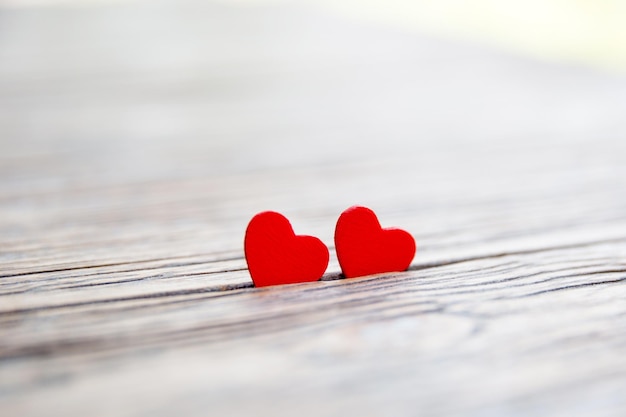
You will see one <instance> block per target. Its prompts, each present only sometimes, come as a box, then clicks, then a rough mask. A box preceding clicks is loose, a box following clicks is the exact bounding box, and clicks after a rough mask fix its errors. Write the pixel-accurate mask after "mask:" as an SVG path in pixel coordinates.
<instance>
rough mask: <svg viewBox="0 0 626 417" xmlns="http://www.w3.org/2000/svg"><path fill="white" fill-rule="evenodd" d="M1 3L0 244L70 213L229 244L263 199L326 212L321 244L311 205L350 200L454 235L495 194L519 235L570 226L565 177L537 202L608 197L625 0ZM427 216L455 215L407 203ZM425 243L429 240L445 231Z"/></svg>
mask: <svg viewBox="0 0 626 417" xmlns="http://www.w3.org/2000/svg"><path fill="white" fill-rule="evenodd" d="M0 4H1V6H0V147H1V150H2V152H0V191H1V192H2V193H3V194H4V195H5V196H6V199H5V202H6V205H5V206H4V209H3V210H4V218H5V219H6V222H5V223H4V225H3V226H2V232H3V235H4V236H5V237H6V239H8V240H7V242H8V243H7V245H9V247H10V248H12V247H14V246H11V243H10V242H15V241H24V239H26V241H28V239H30V238H32V239H42V238H43V237H42V234H41V230H47V231H49V232H50V233H56V232H58V233H59V234H63V233H65V231H66V230H68V228H69V227H76V229H75V233H77V234H78V235H80V236H82V237H83V239H84V241H85V242H89V245H91V248H92V249H91V250H92V251H93V250H95V249H94V248H95V247H100V249H101V250H102V251H105V250H106V244H105V243H99V242H98V238H97V237H94V236H99V237H102V236H103V232H102V231H101V229H98V227H103V226H106V227H107V231H108V232H111V233H113V232H117V233H120V234H128V233H131V231H132V230H141V231H142V233H144V235H145V236H148V237H150V238H151V239H153V242H155V241H158V240H159V239H161V240H163V242H164V247H163V248H162V249H161V250H162V251H163V252H164V253H168V254H169V253H171V251H172V249H171V246H169V245H167V244H166V243H167V242H170V241H171V240H177V241H180V240H181V239H183V238H182V237H181V236H186V237H185V238H184V239H186V240H185V242H187V245H188V247H189V248H188V249H187V251H188V252H191V253H198V252H201V253H203V252H206V251H207V250H209V251H210V250H212V248H222V249H224V248H225V249H228V250H240V246H241V242H240V240H241V233H242V229H243V227H244V224H245V221H246V219H249V218H250V217H251V216H252V215H253V214H254V213H255V212H258V211H260V210H265V209H268V208H272V209H274V210H279V211H280V210H282V211H285V212H286V213H287V214H292V215H293V214H295V213H300V216H299V217H302V218H305V219H320V216H321V220H318V221H320V222H321V223H316V222H315V221H314V220H310V221H311V222H312V223H309V222H308V221H305V222H304V224H303V228H304V231H306V232H309V233H312V234H321V237H323V238H324V239H326V240H328V241H332V228H330V227H325V228H324V229H323V230H320V228H319V225H320V224H326V222H327V221H326V220H325V219H324V216H331V217H332V216H334V215H336V213H339V212H341V210H343V209H344V208H345V207H348V206H350V205H353V204H355V203H360V204H365V205H371V206H373V207H375V208H378V209H379V210H384V211H386V212H388V213H394V212H399V211H401V212H403V213H406V214H411V213H413V214H412V215H411V216H410V218H411V219H413V220H414V221H415V223H414V224H413V226H414V227H415V228H418V229H422V230H423V231H424V234H426V235H427V234H428V233H433V234H434V235H436V234H438V235H439V236H440V237H441V233H440V232H441V230H442V228H447V227H450V228H451V230H455V231H457V232H458V231H459V230H465V232H463V233H461V234H455V233H450V234H448V236H447V237H446V239H447V240H446V241H447V242H448V243H449V241H450V240H454V241H456V242H457V243H458V245H457V249H462V248H464V247H466V246H467V245H466V243H467V242H468V241H473V240H474V241H475V240H480V241H488V240H489V239H493V238H494V236H495V235H497V234H498V233H499V232H494V233H495V235H494V234H492V235H490V236H486V235H485V236H482V237H481V235H480V233H484V232H481V231H479V230H476V229H474V230H473V231H471V232H470V231H468V230H467V227H466V226H464V225H465V224H467V222H468V216H470V215H469V214H468V213H469V211H468V210H467V207H468V206H473V207H477V206H480V205H482V206H483V207H488V206H487V204H495V202H497V204H498V209H497V210H499V211H500V212H501V215H502V219H503V220H502V224H503V225H506V227H509V228H511V233H513V234H516V233H517V234H519V233H524V232H523V230H526V229H529V228H530V225H531V224H535V223H536V227H537V228H540V227H541V226H540V225H543V224H553V222H555V221H557V218H558V219H559V221H561V222H563V223H567V220H566V219H565V218H563V213H566V212H567V213H569V212H571V210H572V207H574V206H575V205H576V202H575V201H573V199H575V198H579V197H577V195H576V194H575V193H572V194H571V195H568V197H567V198H565V197H562V198H560V199H555V198H552V199H551V200H548V201H547V202H545V201H544V200H543V199H545V198H548V196H554V195H555V194H557V193H558V192H559V190H571V187H573V186H580V187H587V189H590V190H594V193H595V194H594V195H593V197H588V198H586V200H585V201H586V203H587V204H590V205H591V206H592V207H596V205H602V204H605V205H606V204H614V203H615V199H614V195H615V194H614V192H615V189H616V188H619V187H618V186H617V185H616V184H615V183H613V182H610V181H614V180H615V179H616V178H622V175H623V171H622V167H623V166H624V164H623V162H624V160H623V157H624V155H626V152H625V150H626V138H625V136H626V117H624V109H626V77H625V74H626V34H625V31H626V24H625V21H626V13H625V9H624V8H625V7H626V6H625V3H624V2H620V1H608V0H606V1H575V2H573V1H569V2H564V1H557V0H549V1H523V2H522V1H511V0H508V1H488V0H479V1H472V2H465V1H453V0H444V1H426V0H421V1H402V0H391V1H351V0H347V1H346V0H344V1H324V0H319V1H287V0H286V1H260V0H257V1H254V0H245V1H244V0H241V1H234V0H233V1H208V2H205V1H190V0H184V1H167V0H160V1H126V0H118V1H106V0H98V1H88V0H85V1H62V0H59V1H45V0H2V2H1V3H0ZM461 179H462V180H461ZM607 180H610V181H609V182H607ZM599 184H601V185H599ZM119 186H124V187H126V188H124V189H123V191H120V190H118V189H114V188H111V187H119ZM168 187H171V188H168ZM209 190H210V191H209ZM42 193H43V194H42ZM601 193H603V194H601ZM600 194H601V195H600ZM578 195H580V193H579V194H578ZM36 196H37V197H36ZM43 196H45V201H44V200H42V198H44V197H43ZM295 196H297V197H295ZM533 199H542V200H541V201H542V204H543V205H538V204H536V203H532V201H534V200H533ZM35 203H36V204H35ZM578 205H579V206H580V204H578ZM528 206H532V207H533V209H532V210H537V212H536V213H535V212H534V211H532V210H531V209H528V208H526V209H525V210H527V211H525V212H523V213H522V210H523V209H522V207H528ZM582 206H584V205H582ZM539 207H541V209H540V208H539ZM546 207H550V210H548V209H546ZM156 208H158V210H156ZM152 209H155V210H154V211H150V210H152ZM422 210H431V211H428V212H423V211H422ZM528 210H531V211H528ZM488 211H489V210H485V214H472V216H474V220H475V219H476V216H484V217H481V221H487V220H486V219H487V218H488V217H489V214H487V212H488ZM539 211H540V212H539ZM529 212H533V213H535V215H534V217H532V218H530V217H528V216H529V214H528V213H529ZM428 213H439V214H441V216H442V218H443V217H445V218H446V221H445V222H444V221H441V222H435V221H434V220H433V219H430V220H428V221H423V222H421V221H419V220H418V219H419V218H426V219H428ZM571 216H574V214H571ZM587 218H588V219H589V221H591V218H590V217H587ZM198 221H199V222H201V225H200V227H197V226H198V225H197V223H194V222H198ZM231 222H232V223H231ZM533 222H535V223H533ZM576 222H577V223H578V224H580V222H581V220H580V219H578V220H576ZM568 224H569V225H570V227H571V225H572V224H573V221H572V220H570V221H569V223H568ZM131 225H132V227H134V228H135V229H133V228H132V227H131ZM408 226H411V225H408ZM184 227H187V229H184V230H185V232H186V233H187V234H186V235H185V234H184V233H183V231H182V230H181V228H184ZM198 230H216V231H220V233H221V234H220V239H222V240H217V241H215V243H213V244H212V245H213V246H211V244H207V243H205V242H203V241H202V240H201V239H198V236H199V235H198V233H199V232H198ZM481 230H482V229H481ZM27 232H28V233H32V236H31V237H29V238H26V236H27ZM50 239H52V238H50ZM102 239H103V241H106V239H105V238H104V237H102ZM184 239H183V240H184ZM211 242H214V240H211ZM426 243H427V245H426V247H425V250H424V253H425V254H428V253H429V252H428V251H429V250H431V249H432V250H435V249H436V248H437V247H438V245H439V247H441V242H439V241H432V242H428V241H427V242H426ZM99 245H100V246H99ZM203 245H204V246H203ZM185 247H186V246H185ZM42 250H45V247H43V248H42ZM75 250H77V251H78V250H80V251H84V253H83V255H82V256H88V257H93V256H94V253H93V252H89V249H87V248H86V247H81V248H75ZM152 250H155V249H154V248H152ZM180 250H181V251H182V249H180ZM131 252H132V251H125V252H124V253H125V254H128V253H131ZM11 253H12V254H11ZM81 253H82V252H81ZM121 255H122V254H115V255H114V257H116V256H121ZM3 256H4V257H5V259H15V258H19V259H22V260H23V261H24V262H25V263H28V262H32V259H33V258H29V257H25V255H24V254H23V253H17V252H15V251H7V252H5V254H4V255H3ZM32 256H33V257H34V256H35V255H32ZM58 256H62V259H67V261H68V262H69V261H70V260H71V259H73V258H76V257H77V256H78V255H77V254H76V253H72V252H71V251H65V252H62V253H61V254H60V255H58ZM102 256H104V255H102ZM107 256H111V255H110V254H109V255H107Z"/></svg>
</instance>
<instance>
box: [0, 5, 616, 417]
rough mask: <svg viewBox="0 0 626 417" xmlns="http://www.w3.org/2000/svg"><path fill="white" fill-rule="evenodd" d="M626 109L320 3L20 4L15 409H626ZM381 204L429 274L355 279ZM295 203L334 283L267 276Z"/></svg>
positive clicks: (12, 155) (6, 218) (3, 87)
mask: <svg viewBox="0 0 626 417" xmlns="http://www.w3.org/2000/svg"><path fill="white" fill-rule="evenodd" d="M624 109H626V80H625V79H624V78H623V77H618V76H613V75H607V74H601V73H596V72H593V71H590V70H587V69H584V68H572V67H567V66H561V65H557V64H549V63H543V62H534V61H530V60H526V59H523V58H519V57H514V56H510V55H507V54H506V53H504V52H501V51H493V50H489V49H487V48H482V47H479V46H476V45H470V44H466V43H462V42H453V41H447V40H439V39H432V38H428V37H425V36H418V35H408V34H403V33H398V32H394V31H392V30H389V29H385V28H379V27H373V26H368V25H365V24H358V23H355V22H349V21H344V20H341V19H338V18H335V17H332V16H327V15H324V14H322V13H319V12H317V11H316V10H314V9H310V8H301V7H291V6H274V7H232V6H224V5H218V4H203V3H201V4H196V3H193V2H191V3H181V2H176V3H162V4H143V3H134V2H131V3H122V4H117V3H116V4H111V5H98V6H93V7H78V6H71V5H66V6H63V7H58V8H53V7H49V8H45V7H33V8H27V9H9V8H4V9H0V146H1V152H0V414H1V415H2V416H39V415H42V416H43V415H66V416H74V415H76V416H85V415H89V416H109V415H115V416H143V415H150V416H155V415H190V416H194V415H198V416H200V415H202V416H204V415H268V416H270V415H271V416H283V415H284V416H293V415H302V416H309V415H311V416H314V415H315V416H319V415H329V416H335V415H337V416H338V415H353V414H354V415H361V416H378V415H420V416H430V415H472V416H491V415H498V416H499V415H512V416H516V415H545V416H548V415H549V416H560V415H563V416H622V415H624V414H625V413H626V396H624V395H623V392H624V388H625V387H626V303H625V302H624V300H625V299H626V193H625V192H624V190H626V118H624V117H623V116H624ZM354 204H362V205H366V206H369V207H372V208H373V209H374V210H375V211H376V212H377V213H378V215H379V218H380V220H381V222H382V224H383V226H399V227H402V228H403V229H406V230H408V231H410V232H411V233H412V234H413V235H414V237H415V238H416V241H417V245H418V252H417V256H416V258H415V261H414V262H413V264H412V265H411V267H410V269H409V271H407V272H404V273H399V274H384V275H380V276H371V277H364V278H358V279H349V280H346V279H342V277H341V275H340V269H339V266H338V263H337V260H336V257H335V254H334V248H333V247H332V242H333V239H332V236H333V231H334V226H335V221H336V219H337V217H338V216H339V214H340V213H341V212H342V211H343V210H344V209H345V208H347V207H349V206H351V205H354ZM268 209H269V210H275V211H279V212H281V213H283V214H285V215H286V216H287V217H288V218H289V219H290V220H291V221H292V223H293V225H294V228H295V229H296V231H297V232H298V233H302V234H310V235H315V236H318V237H319V238H320V239H322V241H324V242H325V243H326V244H327V245H328V246H329V248H330V250H331V262H330V266H329V268H328V271H327V273H326V274H325V276H324V277H323V279H322V281H321V282H316V283H311V284H302V285H291V286H281V287H269V288H260V289H255V288H253V287H252V282H251V279H250V276H249V274H248V272H247V269H246V263H245V260H244V258H243V248H242V242H243V233H244V230H245V227H246V225H247V222H248V220H249V219H250V218H251V217H252V216H253V215H254V214H255V213H257V212H259V211H262V210H268Z"/></svg>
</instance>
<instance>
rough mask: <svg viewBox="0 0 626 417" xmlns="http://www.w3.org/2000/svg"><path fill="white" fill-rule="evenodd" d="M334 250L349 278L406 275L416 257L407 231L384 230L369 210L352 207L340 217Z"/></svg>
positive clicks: (413, 242)
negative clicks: (385, 273)
mask: <svg viewBox="0 0 626 417" xmlns="http://www.w3.org/2000/svg"><path fill="white" fill-rule="evenodd" d="M335 249H336V251H337V258H338V259H339V265H341V270H342V271H343V275H344V276H345V277H346V278H354V277H360V276H364V275H372V274H380V273H384V272H399V271H405V270H406V269H407V268H408V267H409V265H410V264H411V261H412V260H413V257H414V256H415V250H416V246H415V239H413V236H411V235H410V234H409V233H407V232H406V231H404V230H401V229H396V228H389V229H383V228H382V227H381V226H380V223H379V222H378V218H377V217H376V214H375V213H374V212H373V211H372V210H370V209H368V208H367V207H360V206H354V207H350V208H349V209H347V210H346V211H344V212H343V213H341V216H339V220H337V226H336V228H335Z"/></svg>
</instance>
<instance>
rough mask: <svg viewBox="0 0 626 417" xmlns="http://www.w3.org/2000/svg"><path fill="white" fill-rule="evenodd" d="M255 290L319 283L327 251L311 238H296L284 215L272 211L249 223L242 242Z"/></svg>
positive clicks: (255, 217)
mask: <svg viewBox="0 0 626 417" xmlns="http://www.w3.org/2000/svg"><path fill="white" fill-rule="evenodd" d="M244 251H245V254H246V261H247V262H248V270H249V271H250V276H251V277H252V281H253V282H254V286H255V287H265V286H268V285H282V284H294V283H298V282H311V281H317V280H319V279H320V278H321V277H322V275H323V274H324V271H326V267H327V266H328V258H329V254H328V248H327V247H326V245H324V243H322V241H321V240H319V239H318V238H316V237H313V236H298V235H296V234H295V233H294V231H293V227H291V223H289V220H287V218H286V217H285V216H283V215H282V214H280V213H276V212H273V211H265V212H263V213H259V214H257V215H256V216H254V217H253V218H252V220H250V223H249V224H248V228H247V229H246V237H245V239H244Z"/></svg>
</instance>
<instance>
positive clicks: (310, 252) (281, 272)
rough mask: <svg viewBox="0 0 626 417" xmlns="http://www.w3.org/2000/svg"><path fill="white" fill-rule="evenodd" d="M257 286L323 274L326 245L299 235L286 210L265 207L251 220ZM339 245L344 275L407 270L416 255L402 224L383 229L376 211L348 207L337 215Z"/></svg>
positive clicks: (249, 248) (249, 256) (250, 251)
mask: <svg viewBox="0 0 626 417" xmlns="http://www.w3.org/2000/svg"><path fill="white" fill-rule="evenodd" d="M244 249H245V253H246V261H247V262H248V270H249V271H250V275H251V276H252V281H254V285H255V286H256V287H265V286H268V285H281V284H293V283H298V282H311V281H317V280H319V279H320V278H321V277H322V275H323V274H324V272H325V271H326V267H327V266H328V259H329V254H328V249H327V248H326V245H324V243H322V241H321V240H319V239H318V238H316V237H313V236H298V235H296V234H295V233H294V231H293V228H292V227H291V223H289V220H287V218H285V217H284V216H283V215H282V214H279V213H276V212H273V211H265V212H263V213H259V214H257V215H256V216H254V217H253V218H252V220H250V224H248V228H247V230H246V237H245V241H244ZM335 249H336V251H337V258H338V260H339V265H340V266H341V270H342V271H343V275H344V276H345V277H346V278H354V277H360V276H364V275H372V274H380V273H384V272H399V271H405V270H406V269H407V268H408V267H409V265H410V264H411V261H412V260H413V257H414V256H415V249H416V247H415V240H414V239H413V237H412V236H411V235H410V234H409V233H407V232H405V231H404V230H401V229H396V228H389V229H383V228H382V227H381V226H380V223H379V222H378V218H377V217H376V214H375V213H374V212H373V211H372V210H370V209H368V208H366V207H359V206H354V207H350V208H349V209H347V210H346V211H344V212H343V213H341V216H339V220H337V226H336V228H335Z"/></svg>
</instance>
